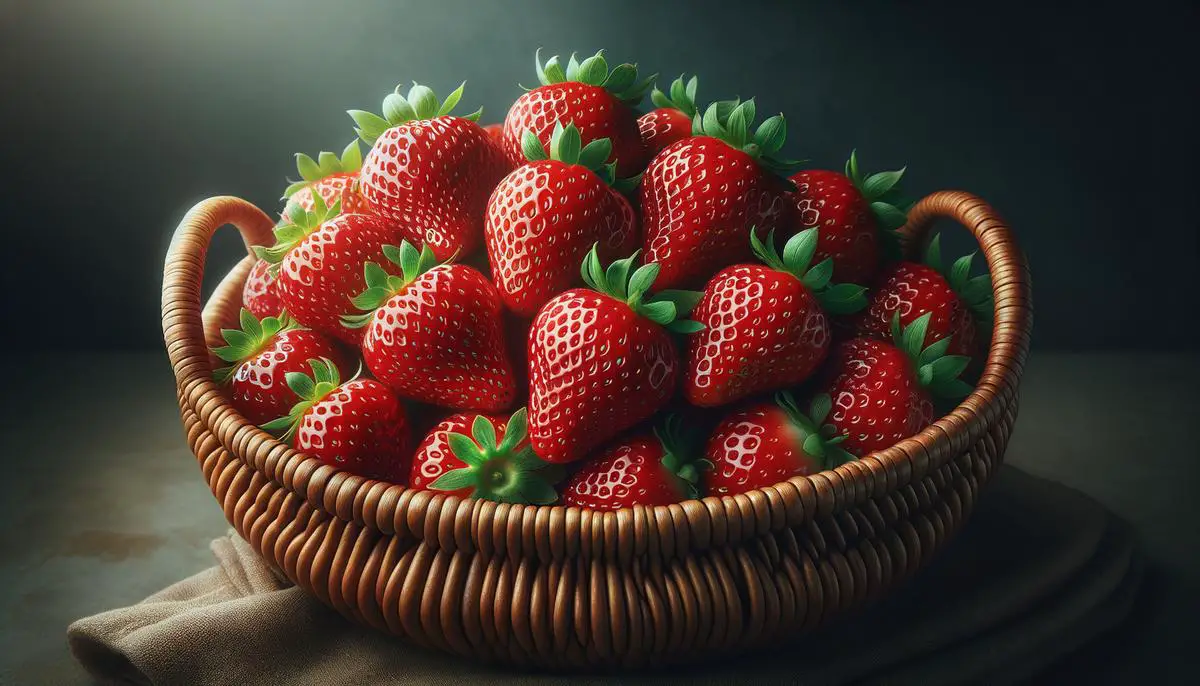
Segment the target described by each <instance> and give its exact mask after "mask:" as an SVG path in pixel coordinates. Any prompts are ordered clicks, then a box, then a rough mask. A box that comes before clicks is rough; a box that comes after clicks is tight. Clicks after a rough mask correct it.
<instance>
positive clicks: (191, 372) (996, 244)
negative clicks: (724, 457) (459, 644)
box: [162, 191, 1032, 554]
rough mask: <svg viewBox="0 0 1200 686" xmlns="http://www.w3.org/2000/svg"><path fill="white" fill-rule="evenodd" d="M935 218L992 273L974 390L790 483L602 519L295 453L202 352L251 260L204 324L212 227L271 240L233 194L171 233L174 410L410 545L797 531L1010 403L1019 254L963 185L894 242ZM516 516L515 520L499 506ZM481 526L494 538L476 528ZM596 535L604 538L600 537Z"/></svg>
mask: <svg viewBox="0 0 1200 686" xmlns="http://www.w3.org/2000/svg"><path fill="white" fill-rule="evenodd" d="M938 218H949V219H954V220H956V221H958V222H959V223H960V224H962V225H963V226H965V227H966V228H967V229H968V230H970V231H971V233H972V234H973V235H974V237H975V239H976V240H977V241H978V243H979V245H980V249H981V252H982V253H983V255H984V257H985V259H986V261H987V264H988V270H989V272H990V273H991V275H992V280H993V297H994V301H995V310H994V315H993V328H992V340H991V343H990V346H989V349H988V355H987V361H986V363H985V365H984V370H983V373H982V374H981V376H980V380H979V383H978V384H977V385H976V387H975V389H974V390H973V392H972V393H971V394H970V395H969V396H968V397H967V398H965V399H963V400H962V401H961V402H960V403H959V404H958V406H956V407H955V408H954V409H953V410H951V411H950V412H949V413H947V414H946V415H945V416H943V417H941V418H940V419H938V420H937V421H935V422H934V423H933V424H932V425H930V426H929V427H927V428H925V429H924V430H922V431H921V432H920V433H918V434H917V435H915V436H913V437H910V438H907V439H904V440H903V441H900V442H899V443H897V444H896V445H894V446H892V447H891V448H888V449H886V450H882V451H878V452H875V453H872V454H870V455H868V456H865V457H863V458H860V459H859V460H855V461H852V462H848V463H846V464H843V465H841V466H839V467H837V468H835V469H832V470H826V471H822V472H819V473H817V474H813V475H809V476H797V477H792V478H790V479H788V480H786V481H783V482H780V483H778V484H774V485H772V486H768V487H764V488H759V489H754V490H751V491H747V492H745V493H740V494H736V495H726V496H706V497H704V498H702V499H698V500H688V501H683V502H681V503H674V504H671V505H656V506H645V505H638V506H635V507H632V508H623V509H621V510H616V511H604V512H601V511H594V510H587V509H581V508H577V507H573V506H565V505H511V504H506V503H493V502H490V501H482V500H472V499H463V498H459V497H457V496H452V495H447V494H443V493H438V492H435V491H428V490H423V489H412V488H409V487H407V486H403V485H399V484H391V483H387V482H382V481H377V480H374V479H368V478H365V477H360V476H357V475H353V474H350V473H348V472H345V471H342V470H340V469H337V468H335V467H332V466H330V465H326V464H324V463H322V462H321V461H320V460H318V459H317V458H315V457H311V456H307V455H304V454H303V453H300V452H299V451H296V450H295V449H293V448H291V447H290V446H288V445H286V444H285V443H283V442H281V441H279V440H278V439H276V438H275V437H274V436H272V435H271V434H268V433H267V432H265V431H262V430H261V429H259V428H258V427H257V426H255V425H253V424H250V423H249V422H248V421H246V420H245V419H244V418H243V417H241V415H240V413H238V412H237V410H235V409H234V408H233V407H232V405H231V404H230V403H229V402H228V401H227V400H225V398H224V396H223V395H222V393H221V391H220V390H219V389H218V388H217V386H216V384H215V383H214V382H213V380H212V370H213V368H214V360H213V358H212V357H211V355H210V353H209V346H210V345H212V344H215V343H217V342H218V340H219V339H218V336H219V328H220V324H221V322H220V321H218V319H219V317H218V316H217V313H216V312H215V308H213V307H211V305H213V304H214V303H216V302H220V301H222V300H223V298H229V297H234V295H235V292H236V297H237V298H238V299H239V300H240V289H241V285H242V283H243V282H244V280H245V278H246V276H247V274H248V273H249V270H250V267H251V266H252V265H253V263H254V260H255V258H254V256H253V254H252V253H251V254H249V255H247V257H245V258H243V259H242V260H241V261H240V262H239V264H238V265H237V266H236V267H235V268H234V269H233V270H232V271H230V272H229V274H228V275H227V276H226V277H225V278H224V279H223V280H222V282H221V284H220V285H219V286H218V289H217V292H216V293H214V295H213V296H212V297H211V298H210V301H209V305H210V307H204V308H203V316H202V305H201V302H200V283H201V280H202V276H203V271H204V266H205V259H206V253H207V248H208V244H209V242H210V240H211V237H212V234H213V233H214V232H215V230H216V229H217V228H219V227H220V226H223V225H225V224H233V225H235V226H236V227H237V228H238V229H239V230H240V231H241V233H242V236H243V239H244V241H245V243H246V245H247V247H248V248H249V246H252V245H260V244H264V243H267V242H269V240H270V230H271V228H272V227H273V225H274V222H273V221H272V220H271V219H270V218H269V217H268V216H267V215H266V214H265V213H263V212H262V211H261V210H260V209H258V208H257V207H255V206H253V205H252V204H250V203H248V202H246V201H244V200H241V199H240V198H236V197H232V196H219V197H214V198H210V199H208V200H204V201H202V202H200V203H198V204H197V205H196V206H195V207H193V208H192V209H191V210H190V211H189V212H188V213H187V215H186V216H185V217H184V219H183V220H182V222H181V223H180V225H179V228H178V229H177V230H176V232H175V234H174V237H173V238H172V241H171V246H170V248H169V249H168V253H167V258H166V265H165V269H164V280H163V297H162V307H163V330H164V339H165V343H166V347H167V352H168V354H169V356H170V359H171V363H172V366H173V368H174V371H175V376H176V382H177V386H178V391H179V395H180V402H181V403H182V404H185V405H188V406H191V407H192V409H193V411H195V412H196V414H197V416H199V417H200V419H201V422H202V423H203V424H204V426H205V427H206V428H207V430H209V431H211V432H212V434H213V435H214V436H215V437H216V438H217V440H218V441H219V442H220V443H221V444H222V445H223V446H224V447H225V448H226V449H228V450H229V451H230V452H231V453H232V454H234V455H236V456H237V457H238V459H240V460H242V461H243V462H244V463H245V464H247V465H248V466H250V467H251V468H253V469H254V470H255V471H256V472H258V473H259V474H261V475H262V476H263V477H265V478H267V479H269V480H271V481H272V482H273V483H275V484H276V485H278V486H280V487H282V488H284V489H288V490H291V491H292V492H294V493H296V494H297V495H299V496H300V497H302V498H304V499H305V500H307V501H308V502H309V503H310V504H311V505H312V506H313V507H315V508H318V509H320V510H322V511H324V512H326V513H328V514H329V515H332V516H335V517H338V518H339V519H342V520H343V521H347V522H354V523H356V524H359V525H361V526H364V527H366V528H368V529H373V530H375V531H377V532H379V533H382V534H387V535H393V534H396V533H398V532H399V531H401V530H404V531H405V532H406V533H408V534H411V535H412V536H413V537H414V538H416V539H418V540H432V539H435V538H437V537H441V536H447V535H452V536H453V537H454V538H455V539H459V538H460V537H467V538H471V537H479V536H481V535H483V536H488V535H490V536H491V537H492V539H494V540H492V541H481V540H473V541H471V542H472V543H474V544H475V545H484V546H487V547H490V546H491V544H493V543H495V542H497V541H498V540H500V539H503V540H509V541H511V540H514V539H517V540H520V539H526V540H530V539H531V547H537V546H540V545H542V544H541V543H540V541H544V540H546V539H547V538H549V537H550V536H549V534H550V529H551V528H559V527H566V528H567V529H568V536H567V538H568V539H571V536H570V535H569V534H570V531H569V530H570V529H572V528H573V527H574V528H578V527H580V526H583V525H584V524H591V523H590V522H586V521H585V520H587V519H589V518H595V517H597V516H598V517H601V518H602V520H603V522H602V525H601V526H600V527H596V526H595V525H594V524H591V526H588V527H587V529H588V530H590V531H592V532H594V536H593V537H594V538H596V537H600V538H602V539H603V540H594V541H592V543H593V549H595V548H597V547H599V549H600V552H602V553H609V554H628V551H627V550H626V551H622V550H618V547H619V546H620V547H628V546H629V545H630V544H629V543H628V542H624V541H623V539H624V538H625V537H624V536H622V537H618V536H616V535H615V532H616V531H617V530H618V529H628V528H629V527H630V526H632V525H635V524H636V523H637V522H638V521H641V522H655V521H664V520H667V521H669V520H671V519H675V520H676V521H678V520H680V519H681V518H683V519H687V520H695V519H697V518H707V519H708V520H709V522H708V523H709V526H720V527H722V528H727V530H726V531H724V533H725V536H724V539H725V540H726V542H727V543H730V544H732V543H736V542H738V541H740V540H743V539H745V538H747V537H750V536H756V535H762V534H764V533H767V532H770V531H777V530H779V529H782V528H784V527H794V526H797V525H801V524H804V523H806V522H809V521H811V520H812V519H813V518H814V517H825V516H829V515H832V514H835V513H838V512H842V511H844V510H845V509H846V508H849V507H853V506H855V505H858V504H861V503H862V502H864V501H866V500H868V499H872V498H875V497H879V496H882V495H886V494H889V493H891V492H893V491H895V490H896V489H898V488H900V487H903V486H906V485H908V484H910V483H913V482H915V481H918V480H920V479H921V478H922V477H923V476H924V475H925V474H927V473H929V472H930V471H931V470H933V469H937V468H939V467H940V466H942V465H943V464H944V463H945V462H946V461H948V460H949V459H951V458H952V457H953V456H955V455H957V454H960V453H961V452H962V451H963V450H964V449H965V448H966V447H967V446H969V445H972V444H974V443H975V442H976V441H977V440H978V439H979V438H980V437H981V436H983V435H984V434H985V433H986V432H987V431H988V429H989V427H990V426H991V425H992V424H993V422H994V421H996V418H997V417H998V416H999V414H1000V412H1001V411H1002V410H1003V408H1004V407H1005V406H1006V405H1007V404H1009V403H1013V402H1015V398H1016V391H1017V383H1018V381H1019V377H1020V374H1021V371H1022V369H1023V366H1024V362H1025V358H1026V356H1027V354H1028V348H1029V339H1030V329H1031V326H1032V302H1031V294H1030V283H1029V280H1030V277H1029V270H1028V266H1027V264H1026V261H1025V258H1024V255H1023V254H1022V253H1021V251H1020V249H1019V247H1018V246H1017V244H1016V241H1015V239H1014V238H1013V236H1012V233H1011V231H1010V230H1009V229H1008V227H1007V226H1006V225H1005V224H1004V223H1003V222H1002V221H1001V220H1000V219H999V217H998V216H997V215H996V213H995V211H994V210H992V208H991V207H989V206H988V205H987V203H985V202H984V201H983V200H981V199H980V198H978V197H976V196H974V195H971V194H969V193H965V192H961V191H939V192H936V193H933V194H931V195H929V196H927V197H925V198H924V199H922V200H921V201H920V202H918V203H917V204H916V205H915V206H914V207H913V209H912V210H911V211H910V213H909V221H908V223H907V224H906V225H905V226H904V227H903V228H902V229H901V230H900V231H901V237H902V239H903V241H904V243H905V245H906V246H908V247H909V249H910V250H911V249H912V248H913V247H915V246H916V245H917V244H918V243H919V242H920V241H921V239H923V238H924V236H925V234H926V233H927V232H928V231H929V229H930V228H931V226H932V223H933V221H934V220H935V219H938ZM514 509H515V510H516V512H512V511H509V512H505V510H514ZM764 509H766V510H768V511H769V515H768V516H766V517H763V516H756V515H761V514H762V512H763V510H764ZM514 515H519V516H514ZM481 520H482V521H497V522H505V523H506V524H505V526H504V527H503V528H502V529H501V530H498V531H496V530H492V529H490V528H488V527H480V526H472V523H473V522H474V523H476V524H478V522H479V521H481ZM764 521H765V522H767V524H766V525H765V527H764V525H762V522H764ZM756 523H757V524H756ZM481 531H485V532H486V531H491V532H492V533H491V534H486V533H485V534H480V532H481ZM608 531H612V532H613V535H611V536H610V535H604V533H603V532H608ZM446 532H452V533H450V534H447V533H446ZM597 532H599V533H597ZM555 540H559V539H558V537H555ZM693 543H696V542H691V541H689V542H688V546H690V545H692V544H693ZM547 545H548V544H547ZM688 546H685V547H684V550H681V551H680V554H683V553H684V552H686V551H687V550H688V549H689V548H688Z"/></svg>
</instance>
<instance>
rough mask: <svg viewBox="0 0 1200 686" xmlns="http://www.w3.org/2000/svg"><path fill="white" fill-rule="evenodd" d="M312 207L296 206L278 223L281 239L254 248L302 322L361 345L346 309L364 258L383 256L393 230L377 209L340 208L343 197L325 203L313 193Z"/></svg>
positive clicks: (288, 307)
mask: <svg viewBox="0 0 1200 686" xmlns="http://www.w3.org/2000/svg"><path fill="white" fill-rule="evenodd" d="M314 203H315V206H314V208H313V210H312V211H309V212H305V211H304V210H301V209H300V208H299V206H296V205H293V206H292V208H291V223H288V224H282V225H280V226H277V227H275V240H276V243H275V245H274V246H272V247H270V248H261V247H258V248H255V249H254V250H255V252H256V253H257V254H258V256H259V257H260V258H262V259H264V260H266V261H267V262H270V263H271V264H272V265H273V267H272V269H273V270H274V271H276V274H277V276H276V288H277V289H278V291H279V299H280V300H281V301H282V302H283V306H284V308H285V309H286V310H287V311H288V314H290V315H291V316H292V317H293V318H295V319H296V320H297V321H299V322H300V323H301V324H303V325H305V326H307V327H309V328H312V329H316V330H317V331H320V332H322V333H325V334H328V335H330V336H334V337H336V338H338V339H341V340H343V341H346V342H348V343H351V344H354V345H358V340H359V338H360V337H361V334H360V332H359V331H358V330H357V329H351V328H347V327H345V326H344V325H343V324H342V320H341V315H342V313H343V312H345V311H346V308H347V306H348V305H349V304H350V298H352V297H353V296H354V294H355V293H358V291H359V286H360V285H361V284H362V273H363V264H365V263H366V262H369V261H371V260H377V259H379V256H381V255H382V254H383V246H385V245H387V244H388V243H390V242H391V241H392V238H393V231H392V230H391V228H390V227H388V225H387V224H386V223H385V222H384V220H383V219H381V218H380V217H378V216H376V215H370V214H338V212H339V211H340V209H341V208H340V203H338V202H334V204H333V206H332V207H328V208H327V207H325V203H324V200H323V199H322V198H321V197H320V196H316V197H314Z"/></svg>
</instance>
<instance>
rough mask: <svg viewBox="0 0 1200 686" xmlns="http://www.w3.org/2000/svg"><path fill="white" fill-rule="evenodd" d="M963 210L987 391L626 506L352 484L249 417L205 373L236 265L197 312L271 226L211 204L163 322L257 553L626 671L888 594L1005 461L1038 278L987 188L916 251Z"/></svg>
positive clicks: (220, 475) (333, 581) (245, 265)
mask: <svg viewBox="0 0 1200 686" xmlns="http://www.w3.org/2000/svg"><path fill="white" fill-rule="evenodd" d="M939 217H947V218H951V219H954V220H957V221H958V222H959V223H960V224H962V225H963V226H965V227H966V228H967V229H969V230H970V231H971V232H972V234H973V235H974V236H975V238H976V239H977V240H978V242H979V244H980V246H981V249H982V252H983V254H984V255H985V257H986V259H987V263H988V267H989V269H990V271H991V274H992V278H993V284H994V296H995V319H994V327H993V334H992V342H991V347H990V349H989V353H988V358H987V363H986V366H985V368H984V372H983V375H982V378H981V380H980V382H979V384H978V385H977V387H976V390H975V392H974V393H973V394H971V395H970V396H969V397H967V398H966V399H965V400H964V401H963V402H962V403H961V404H960V405H959V406H958V407H957V408H956V409H955V410H954V411H953V412H951V413H950V414H949V415H947V416H945V417H943V418H941V419H940V420H938V421H937V422H936V423H935V424H934V425H933V426H930V427H929V428H927V429H925V430H924V431H922V432H921V433H920V434H918V435H917V436H914V437H913V438H911V439H907V440H905V441H902V442H901V443H899V444H897V445H896V446H894V447H892V448H890V449H888V450H885V451H882V452H878V453H875V454H872V455H870V456H868V457H865V458H863V459H861V460H856V461H853V462H850V463H847V464H845V465H843V466H841V467H838V468H837V469H835V470H832V471H826V472H822V473H820V474H816V475H814V476H810V477H795V478H792V479H790V480H788V481H785V482H782V483H779V484H776V485H775V486H772V487H769V488H763V489H760V490H755V491H751V492H748V493H745V494H740V495H736V496H727V497H721V498H717V497H709V498H705V499H703V500H694V501H688V502H684V503H679V504H675V505H669V506H659V507H634V508H630V509H624V510H620V511H617V512H594V511H591V510H585V509H579V508H574V507H562V506H540V507H539V506H525V505H508V504H497V503H492V502H486V501H477V500H464V499H461V498H458V497H454V496H447V495H445V494H441V493H437V492H434V491H425V490H413V489H408V488H405V487H403V486H397V485H391V484H387V483H383V482H379V481H374V480H370V479H365V478H361V477H358V476H354V475H351V474H348V473H345V472H342V471H339V470H336V469H334V468H332V467H329V466H327V465H324V464H322V463H321V462H319V461H318V460H316V459H314V458H309V457H305V456H303V455H301V454H299V453H297V452H296V451H294V450H293V449H291V448H290V447H289V446H287V445H285V444H283V443H281V442H279V441H278V440H276V439H275V438H274V437H272V436H271V435H270V434H267V433H265V432H263V431H261V430H259V429H258V428H257V427H255V426H253V425H251V424H249V423H248V422H246V420H245V419H243V418H242V416H241V415H240V414H239V413H238V412H237V411H236V410H235V409H234V408H233V407H232V406H231V405H230V404H229V403H228V402H227V401H226V400H225V398H224V397H223V395H222V393H221V391H220V390H219V389H218V388H217V386H216V385H215V384H214V383H213V381H212V370H213V367H214V359H213V358H212V357H211V356H210V353H209V346H211V345H216V344H219V343H220V339H219V329H220V328H221V326H223V325H224V326H228V325H229V324H231V323H232V322H236V319H237V312H238V309H239V307H240V305H241V287H242V284H243V283H244V281H245V278H246V275H247V274H248V273H249V270H250V267H251V266H252V264H253V262H254V258H253V257H252V256H250V257H247V258H245V259H243V260H242V261H241V262H240V263H239V264H238V265H237V267H235V268H234V269H233V271H231V272H230V273H229V274H228V275H227V276H226V277H225V279H224V280H223V281H222V282H221V284H220V286H219V287H218V288H217V290H216V292H215V293H214V294H213V296H212V297H211V298H210V299H209V301H208V303H207V305H205V306H204V307H203V311H202V309H201V279H202V276H203V271H204V265H205V258H206V253H207V251H208V245H209V242H210V240H211V238H212V234H213V233H214V232H215V231H216V229H217V228H219V227H221V226H223V225H225V224H232V225H234V226H235V227H237V228H238V229H239V230H240V231H241V233H242V236H243V239H244V240H245V242H246V244H247V245H269V244H271V240H272V238H271V228H272V226H273V222H272V220H271V219H270V218H269V217H268V216H267V215H266V214H264V213H263V212H262V211H260V210H259V209H257V208H256V207H254V206H253V205H251V204H249V203H247V202H245V201H243V200H240V199H238V198H233V197H218V198H212V199H209V200H205V201H203V202H201V203H199V204H198V205H196V206H195V207H194V208H193V209H192V210H191V211H190V212H189V213H188V214H187V216H185V217H184V219H183V221H182V223H181V224H180V226H179V228H178V230H177V231H176V233H175V236H174V239H173V240H172V242H171V247H170V250H169V252H168V255H167V260H166V269H165V274H164V283H163V330H164V336H165V340H166V347H167V352H168V354H169V356H170V359H171V364H172V366H173V367H174V371H175V377H176V381H177V387H178V397H179V407H180V413H181V415H182V418H183V424H184V427H185V429H186V433H187V440H188V444H189V445H190V446H191V449H192V451H193V452H194V453H195V455H196V458H197V460H198V461H199V463H200V466H201V469H202V471H203V473H204V477H205V479H206V480H207V481H208V483H209V486H210V487H211V489H212V492H213V495H215V496H216V498H217V501H218V502H219V503H220V504H221V506H222V507H223V508H224V512H225V517H226V519H228V520H229V522H230V523H231V524H232V525H233V526H234V528H235V529H236V530H237V531H238V533H239V534H240V535H241V536H243V537H244V538H245V539H246V540H247V541H249V542H250V543H251V544H252V545H253V546H254V548H255V549H256V550H258V551H259V553H261V554H262V556H263V557H264V559H266V560H267V561H268V563H270V564H271V565H273V566H275V567H276V568H278V569H279V570H280V571H282V572H283V574H285V575H286V576H287V577H288V578H289V579H291V580H292V581H293V582H295V583H296V584H297V585H298V586H300V587H302V588H304V589H305V590H306V591H308V592H310V593H312V594H313V595H315V596H317V597H318V598H320V599H321V600H322V601H323V602H325V603H327V604H328V605H330V606H332V607H333V608H335V609H336V610H337V611H339V612H340V613H342V614H343V615H345V616H347V617H349V618H351V619H353V620H355V621H358V622H361V623H364V624H367V625H370V626H372V627H375V628H377V629H380V630H382V631H386V632H390V633H392V634H395V635H398V636H402V637H404V638H405V639H407V640H409V641H412V642H415V643H418V644H421V645H425V646H429V647H433V648H436V649H440V650H445V651H450V652H453V653H457V654H461V655H464V656H470V657H473V658H476V659H481V660H489V661H501V662H508V663H514V664H522V665H541V666H547V667H583V666H608V667H624V666H638V665H644V664H660V663H668V662H679V661H683V660H688V659H695V658H698V657H702V656H712V655H717V654H721V653H729V652H737V651H740V650H744V649H747V648H752V647H756V646H760V645H763V644H765V643H768V642H770V641H772V640H773V639H776V638H778V637H780V636H782V635H784V634H791V633H794V632H796V631H803V630H806V629H812V628H814V627H816V626H818V625H819V624H821V623H822V622H824V621H826V620H827V619H828V618H829V617H831V616H832V615H834V614H836V613H838V612H842V611H844V610H847V609H849V608H853V607H855V606H858V605H861V604H862V603H864V602H866V601H869V600H871V599H873V598H876V597H878V596H879V595H881V594H883V593H886V592H887V591H888V590H889V589H891V588H892V587H894V586H895V585H896V584H897V582H899V581H900V580H902V579H903V578H904V577H906V576H908V575H910V574H912V573H913V572H914V571H916V570H917V569H918V568H919V567H920V566H921V565H922V564H923V563H924V562H926V561H927V560H928V558H929V556H930V555H931V554H932V553H933V552H934V551H935V550H937V549H938V548H939V546H941V545H942V544H943V543H944V542H945V541H946V539H947V538H948V537H949V536H951V535H952V534H953V533H954V532H955V531H956V530H957V529H958V528H959V527H960V526H961V525H962V523H963V521H964V519H965V518H966V517H967V515H968V514H969V513H970V511H971V509H972V507H973V506H974V503H975V499H976V497H977V495H978V493H979V490H980V488H982V487H983V486H984V485H985V484H986V482H987V481H988V479H989V478H990V476H991V475H992V474H993V473H994V471H995V470H996V468H997V467H998V466H999V464H1000V462H1001V460H1002V459H1003V455H1004V449H1005V446H1006V444H1007V442H1008V438H1009V435H1010V434H1011V432H1012V428H1013V423H1014V421H1015V419H1016V414H1017V390H1018V383H1019V380H1020V376H1021V370H1022V367H1023V365H1024V362H1025V358H1026V354H1027V352H1028V347H1029V334H1030V326H1031V317H1032V306H1031V300H1030V285H1029V272H1028V268H1027V266H1026V263H1025V260H1024V257H1023V255H1022V254H1021V252H1020V250H1019V249H1018V247H1017V245H1016V243H1015V242H1014V240H1013V237H1012V235H1011V232H1010V231H1009V229H1008V228H1007V227H1006V226H1005V225H1004V223H1003V222H1002V221H1001V220H1000V219H999V218H998V217H997V216H996V214H995V213H994V212H993V211H992V209H991V208H990V207H988V206H987V205H986V204H985V203H984V202H983V201H982V200H980V199H978V198H976V197H974V196H972V195H969V194H967V193H962V192H951V191H943V192H939V193H934V194H932V195H930V196H928V197H927V198H925V199H924V200H922V201H921V202H920V203H918V204H917V205H916V206H915V207H914V208H913V210H912V211H911V212H910V220H909V224H908V225H907V226H906V227H905V228H904V229H903V234H904V236H905V238H906V244H908V245H909V246H910V247H912V246H915V244H916V242H917V240H918V239H920V238H922V237H923V235H924V234H925V232H927V230H928V229H929V226H930V224H931V223H932V221H933V220H934V219H937V218H939Z"/></svg>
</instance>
